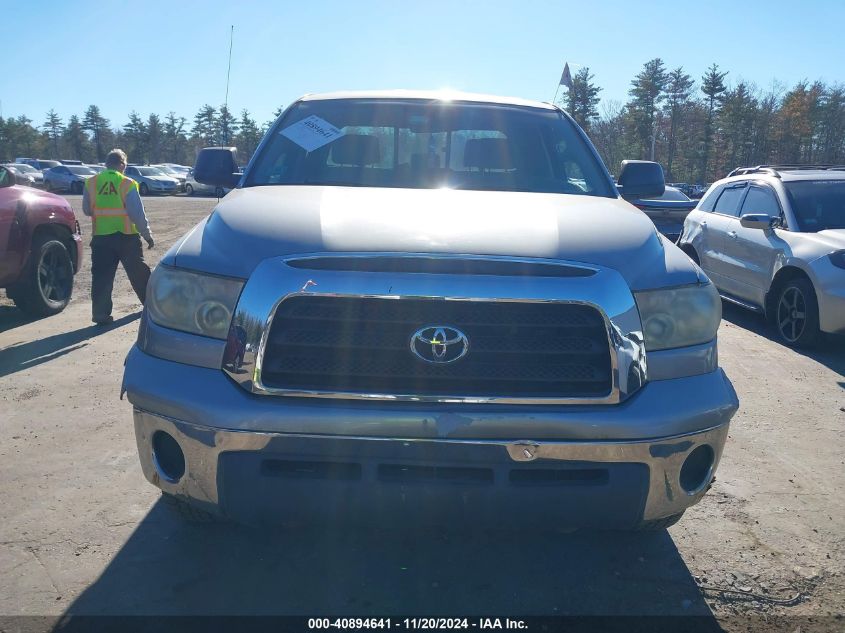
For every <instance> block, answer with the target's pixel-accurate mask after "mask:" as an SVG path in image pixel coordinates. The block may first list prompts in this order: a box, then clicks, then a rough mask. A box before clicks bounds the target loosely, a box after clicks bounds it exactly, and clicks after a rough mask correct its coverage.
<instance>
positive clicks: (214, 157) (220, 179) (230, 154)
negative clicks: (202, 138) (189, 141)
mask: <svg viewBox="0 0 845 633" xmlns="http://www.w3.org/2000/svg"><path fill="white" fill-rule="evenodd" d="M237 152H238V150H237V148H235V147H206V148H204V149H201V150H200V153H199V155H198V156H197V162H196V164H195V165H194V180H196V181H197V182H199V183H202V184H204V185H211V186H212V187H225V188H226V189H234V188H235V187H236V186H237V185H238V181H240V179H241V175H242V174H241V173H240V172H239V171H238V153H237Z"/></svg>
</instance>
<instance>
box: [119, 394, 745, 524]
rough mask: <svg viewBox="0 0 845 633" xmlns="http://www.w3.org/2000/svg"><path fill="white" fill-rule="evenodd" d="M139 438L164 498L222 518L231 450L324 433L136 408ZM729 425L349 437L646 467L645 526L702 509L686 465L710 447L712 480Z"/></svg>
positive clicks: (523, 458) (146, 467)
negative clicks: (177, 462) (650, 431)
mask: <svg viewBox="0 0 845 633" xmlns="http://www.w3.org/2000/svg"><path fill="white" fill-rule="evenodd" d="M133 415H134V420H135V436H136V440H137V444H138V452H139V455H140V458H141V466H142V469H143V471H144V475H145V477H146V478H147V479H148V480H149V481H150V482H151V483H152V484H154V485H155V486H158V487H159V488H161V489H162V490H163V491H164V492H167V493H170V494H174V495H177V496H180V497H183V498H185V499H187V500H189V501H190V502H192V503H194V504H196V505H198V506H199V507H202V508H204V509H206V510H208V511H211V512H216V513H219V512H220V507H219V491H218V487H217V486H218V479H217V467H218V463H219V456H220V454H221V453H224V452H227V451H255V452H260V451H263V450H265V449H267V447H268V445H269V444H270V442H271V441H272V440H276V439H283V438H285V437H288V438H298V439H304V438H320V439H325V437H326V436H322V435H309V434H284V433H264V432H247V431H234V430H226V429H214V428H210V427H204V426H199V425H194V424H188V423H186V422H182V421H180V420H176V419H173V418H168V417H164V416H160V415H157V414H154V413H151V412H149V411H144V410H142V409H138V408H137V407H136V408H134V409H133ZM728 427H729V424H728V423H725V424H722V425H720V426H717V427H712V428H708V429H704V430H701V431H697V432H695V433H689V434H685V435H678V436H673V437H664V438H657V439H649V440H637V441H612V440H610V441H572V442H566V441H529V440H526V441H519V440H515V441H503V440H452V439H436V440H429V439H395V438H375V437H349V436H343V437H342V439H345V440H356V441H360V442H371V443H374V442H391V443H396V444H397V445H399V444H401V445H407V444H409V443H418V442H427V443H431V444H441V445H442V444H461V445H464V446H473V445H476V446H485V447H490V446H500V447H501V448H502V450H503V451H506V452H507V454H508V455H509V456H510V458H511V459H512V460H513V461H514V462H527V461H536V460H554V461H574V462H595V463H614V462H622V463H640V464H646V465H647V466H648V468H649V485H648V495H647V498H646V503H645V508H644V511H643V517H642V518H643V520H644V521H648V520H653V519H660V518H663V517H667V516H671V515H673V514H677V513H678V512H682V511H683V510H685V509H686V508H688V507H690V506H692V505H694V504H696V503H698V501H700V500H701V498H702V497H703V496H704V494H705V493H706V491H707V488H708V485H707V484H708V483H709V480H710V479H711V477H707V481H706V482H705V485H703V486H701V488H700V489H699V490H696V491H694V493H693V494H688V493H687V492H686V491H684V490H683V488H682V487H681V485H680V482H679V475H680V471H681V466H682V465H683V463H684V460H685V459H686V457H687V455H689V453H690V452H691V451H693V450H694V449H695V448H696V447H698V446H701V445H702V444H708V445H710V446H711V447H712V449H713V453H714V462H713V466H712V469H711V471H710V475H711V476H712V473H713V472H715V470H716V468H717V467H718V465H719V460H720V458H721V455H722V449H723V447H724V444H725V440H726V439H727V436H728ZM158 430H162V431H165V432H167V433H169V434H170V435H172V436H173V437H174V438H175V439H176V441H177V442H178V443H179V445H180V446H181V448H182V450H183V451H184V453H185V461H186V472H185V475H184V476H183V477H182V478H181V480H180V481H178V482H176V483H173V482H169V481H167V480H166V479H165V478H163V477H162V476H161V474H160V473H159V472H158V471H157V469H156V466H155V461H154V458H153V453H152V436H153V434H154V433H155V432H156V431H158Z"/></svg>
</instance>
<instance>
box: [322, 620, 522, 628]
mask: <svg viewBox="0 0 845 633" xmlns="http://www.w3.org/2000/svg"><path fill="white" fill-rule="evenodd" d="M527 628H528V625H527V623H526V622H525V621H524V620H512V619H510V618H477V619H470V618H402V619H391V618H309V619H308V629H309V630H312V631H315V630H331V629H335V630H352V631H357V630H361V629H384V630H391V629H405V630H435V631H437V630H444V629H456V630H462V629H463V630H471V629H478V630H511V631H516V630H526V629H527Z"/></svg>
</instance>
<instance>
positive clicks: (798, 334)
mask: <svg viewBox="0 0 845 633" xmlns="http://www.w3.org/2000/svg"><path fill="white" fill-rule="evenodd" d="M771 318H772V323H773V325H774V326H775V331H776V332H777V333H778V336H779V337H780V339H781V340H782V341H783V342H784V343H786V344H787V345H789V346H790V347H808V346H810V345H813V344H814V343H815V342H816V341H817V340H818V338H819V306H818V303H817V302H816V291H815V290H814V289H813V284H811V283H810V282H809V281H808V280H807V279H803V278H801V277H797V278H795V279H790V280H789V281H787V282H785V283H783V284H781V285H780V286H779V287H778V288H777V295H776V296H775V301H774V310H772V315H771Z"/></svg>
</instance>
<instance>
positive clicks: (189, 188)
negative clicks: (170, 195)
mask: <svg viewBox="0 0 845 633" xmlns="http://www.w3.org/2000/svg"><path fill="white" fill-rule="evenodd" d="M185 193H186V194H187V195H189V196H192V195H194V188H193V187H192V186H191V185H185Z"/></svg>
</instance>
